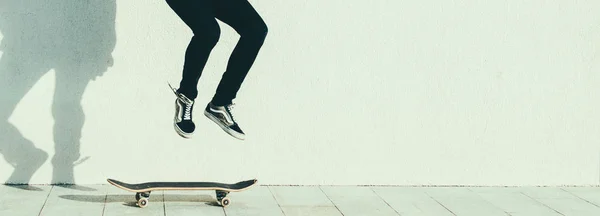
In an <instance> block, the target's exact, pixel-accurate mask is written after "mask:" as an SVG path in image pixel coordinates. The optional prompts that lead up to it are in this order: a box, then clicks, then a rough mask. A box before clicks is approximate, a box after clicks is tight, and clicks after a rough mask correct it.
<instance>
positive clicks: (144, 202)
mask: <svg viewBox="0 0 600 216" xmlns="http://www.w3.org/2000/svg"><path fill="white" fill-rule="evenodd" d="M137 204H138V206H139V207H140V208H144V207H146V206H147V205H148V199H147V198H141V199H140V200H138V202H137Z"/></svg>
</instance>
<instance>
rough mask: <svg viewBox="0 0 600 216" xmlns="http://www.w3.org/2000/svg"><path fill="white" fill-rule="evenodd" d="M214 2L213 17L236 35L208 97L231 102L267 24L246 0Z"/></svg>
mask: <svg viewBox="0 0 600 216" xmlns="http://www.w3.org/2000/svg"><path fill="white" fill-rule="evenodd" d="M217 2H218V3H217V4H216V5H215V15H216V17H217V19H219V20H221V21H223V22H224V23H226V24H227V25H229V26H231V27H232V28H233V29H234V30H235V31H236V32H237V33H238V34H239V35H240V39H239V41H238V43H237V45H236V46H235V48H234V50H233V52H232V53H231V56H230V57H229V61H228V63H227V69H226V71H225V73H223V76H222V79H221V82H220V83H219V86H218V87H217V91H216V93H215V95H214V97H213V99H212V103H213V104H214V105H216V106H224V105H228V104H231V103H232V100H233V99H235V97H236V95H237V92H238V91H239V89H240V87H241V85H242V82H243V81H244V79H245V78H246V75H247V74H248V71H249V70H250V68H251V67H252V65H253V64H254V61H255V60H256V57H257V55H258V52H259V51H260V48H261V47H262V45H263V42H264V40H265V38H266V36H267V32H268V29H267V25H266V24H265V22H264V21H263V19H262V18H261V17H260V15H259V14H258V12H257V11H256V10H255V9H254V8H253V7H252V5H251V4H250V3H249V2H248V0H219V1H217Z"/></svg>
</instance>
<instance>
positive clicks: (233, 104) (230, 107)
mask: <svg viewBox="0 0 600 216" xmlns="http://www.w3.org/2000/svg"><path fill="white" fill-rule="evenodd" d="M234 106H235V103H232V104H229V105H227V106H225V108H226V109H227V112H228V113H229V115H230V116H231V120H233V122H236V121H235V117H234V116H233V113H232V112H231V110H233V107H234Z"/></svg>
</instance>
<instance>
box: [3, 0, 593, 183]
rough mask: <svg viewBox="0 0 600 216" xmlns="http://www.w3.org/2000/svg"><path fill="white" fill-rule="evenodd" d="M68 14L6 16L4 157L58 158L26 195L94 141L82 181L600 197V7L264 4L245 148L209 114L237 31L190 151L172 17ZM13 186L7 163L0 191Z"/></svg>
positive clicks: (103, 6) (138, 11) (139, 9)
mask: <svg viewBox="0 0 600 216" xmlns="http://www.w3.org/2000/svg"><path fill="white" fill-rule="evenodd" d="M55 1H56V2H54V3H52V2H50V1H48V2H49V3H47V5H43V4H39V2H37V1H32V0H29V1H17V0H8V1H6V0H5V1H2V2H1V4H5V5H0V8H4V9H5V10H2V11H3V13H5V14H3V15H2V16H1V17H0V20H2V21H0V22H2V23H0V31H1V32H2V35H4V38H5V41H4V43H3V44H4V45H3V47H4V50H5V51H4V53H3V54H2V57H1V58H3V59H4V60H5V61H6V59H15V60H14V61H12V62H11V63H10V64H5V65H4V66H2V65H0V70H1V71H0V75H1V76H2V77H1V78H2V84H3V86H2V87H1V88H2V89H1V91H0V101H1V102H2V103H1V106H2V114H3V118H5V119H4V120H3V119H0V120H1V121H3V122H4V123H2V127H3V128H4V129H3V130H2V131H0V137H2V139H0V142H2V143H1V144H0V148H1V151H2V154H3V156H4V158H8V157H17V158H20V157H26V158H31V157H32V156H31V155H27V154H26V153H22V151H21V150H22V149H24V148H33V147H31V146H29V147H23V146H19V145H15V143H27V141H24V140H25V139H27V140H29V141H30V143H31V145H35V147H36V148H39V149H41V150H43V151H45V152H47V153H48V154H49V156H50V158H48V159H47V160H46V161H45V163H44V164H43V165H42V166H41V167H40V168H39V169H37V170H35V169H34V170H31V171H35V173H34V174H33V176H32V178H31V181H30V183H35V184H39V183H50V182H56V181H61V179H63V180H64V179H69V177H68V167H69V165H66V166H65V165H62V166H59V167H57V166H53V165H52V163H51V162H50V159H51V158H52V156H53V155H54V153H55V141H53V140H57V141H56V142H62V143H66V144H64V145H60V146H67V148H72V146H73V145H76V144H77V143H78V142H77V138H76V137H77V135H76V134H77V131H79V129H81V140H80V143H79V144H80V145H81V150H80V153H81V159H82V160H81V161H80V164H79V165H76V166H75V168H74V180H75V183H78V184H92V183H105V179H106V178H117V179H120V180H124V181H131V182H138V181H159V180H165V181H198V180H206V181H225V182H231V181H237V180H242V179H246V178H255V177H256V178H258V180H259V183H261V184H311V185H312V184H328V185H329V184H335V185H345V184H360V185H365V184H393V185H598V184H600V133H599V132H600V113H599V111H598V110H599V109H598V108H599V105H600V104H599V103H598V101H599V99H600V97H599V95H598V86H599V85H600V76H599V74H598V72H600V53H599V51H600V16H598V11H600V2H598V1H592V0H584V1H561V0H550V1H542V0H530V1H474V0H460V1H433V0H426V1H423V0H420V1H417V0H411V1H391V0H377V1H342V0H333V1H316V0H310V1H303V0H301V1H267V0H250V2H251V3H252V4H253V5H254V6H255V7H256V9H257V10H258V11H259V12H260V13H261V15H262V16H263V18H264V19H265V21H266V22H267V25H268V27H269V35H268V36H267V40H266V42H265V45H264V47H263V49H262V50H261V53H260V56H259V58H258V59H257V61H256V64H255V66H254V67H253V68H252V70H251V71H250V74H249V76H248V77H247V79H246V82H245V83H244V85H243V86H242V89H241V90H240V93H239V94H238V98H237V100H236V103H237V107H236V109H235V110H234V111H235V114H236V117H237V118H238V119H239V122H240V124H241V126H242V128H243V129H244V130H245V131H246V132H247V140H246V141H238V140H235V139H234V138H232V137H230V136H228V135H226V134H225V133H224V132H223V131H222V130H221V129H220V128H218V126H216V125H215V124H213V123H212V122H210V121H209V120H208V119H206V118H205V117H204V116H203V114H202V112H201V111H202V108H203V107H204V104H205V103H206V102H208V100H209V99H210V98H211V97H212V94H213V93H214V90H215V88H216V86H217V84H218V81H219V79H220V77H221V74H222V72H223V71H224V69H225V67H226V62H227V58H228V56H229V54H230V52H231V50H232V49H233V47H234V46H235V43H236V42H237V39H238V36H237V35H236V34H235V32H234V31H233V30H232V29H231V28H230V27H228V26H226V25H223V23H220V24H222V25H221V28H222V35H221V39H220V43H219V44H218V45H217V46H216V47H215V50H214V51H213V53H212V55H211V57H210V59H209V62H208V66H207V68H206V69H205V72H204V74H203V76H202V78H201V81H200V84H199V86H198V88H199V91H200V95H199V97H198V100H197V103H198V105H197V108H196V112H195V121H196V123H197V125H198V131H197V134H196V136H195V137H194V138H193V139H191V140H184V139H182V138H180V137H179V136H178V135H176V133H175V131H174V130H173V126H172V118H173V112H174V110H173V107H174V104H173V102H174V99H175V98H174V95H173V93H172V92H171V91H170V90H169V89H168V86H167V84H166V83H167V82H171V83H174V84H175V85H176V86H177V84H178V82H179V78H180V70H181V67H182V63H183V55H184V50H185V48H186V46H187V43H188V40H189V38H190V37H191V32H190V31H189V30H188V29H187V27H186V26H185V25H184V24H183V23H182V22H181V21H180V20H179V18H178V17H177V16H175V14H174V13H173V12H172V11H171V10H170V8H169V7H168V6H167V5H166V3H165V2H164V1H161V0H158V1H150V0H145V1H118V2H116V4H115V5H116V21H113V20H111V19H110V11H111V9H112V10H114V9H115V8H114V5H112V4H114V3H115V0H112V1H105V0H102V1H100V0H96V1H90V2H89V3H88V5H85V4H77V3H76V2H80V1H75V0H72V1H58V0H55ZM58 2H61V3H60V4H58ZM7 5H8V6H7ZM11 7H17V8H18V9H17V10H15V9H14V8H11ZM85 8H88V9H85ZM0 10H1V9H0ZM15 11H29V12H30V13H29V15H28V16H26V19H23V20H22V19H19V18H15V17H18V16H15V15H14V13H15ZM7 13H8V14H12V15H6V14H7ZM61 14H64V15H61ZM88 15H94V16H97V17H99V18H98V19H96V20H99V21H93V20H92V19H89V18H85V17H86V16H88ZM69 16H72V17H76V18H78V19H75V20H71V21H69V19H65V18H66V17H69ZM2 17H4V19H2ZM34 17H35V18H36V19H37V20H38V21H40V22H39V23H37V24H36V25H34V26H35V27H36V28H24V27H23V26H31V23H34V22H32V20H35V19H34ZM67 23H70V24H68V25H67ZM26 24H27V25H26ZM90 27H91V28H92V29H95V30H94V31H91V32H90V31H89V30H87V29H89V28H90ZM111 28H112V30H114V31H115V33H116V38H115V39H112V38H111V31H110V30H111ZM38 29H39V30H38ZM84 30H85V31H84ZM85 32H87V33H85ZM9 36H10V38H9ZM113 42H116V43H115V44H114V45H115V46H114V51H112V50H111V49H112V44H113ZM48 44H50V45H48ZM15 47H16V48H15ZM24 47H25V48H24ZM11 49H12V50H13V52H11V53H9V52H7V51H6V50H11ZM74 50H75V51H74ZM111 51H112V56H113V58H114V65H113V66H112V67H109V68H108V70H107V71H106V72H105V73H104V74H103V75H102V76H100V77H98V78H97V79H94V80H92V81H90V82H89V84H87V86H86V83H87V80H89V79H90V77H93V75H94V73H96V72H97V70H96V69H98V68H100V69H101V68H103V67H105V66H107V65H108V64H107V62H108V63H110V62H109V60H108V59H107V58H106V56H104V55H103V53H105V52H108V53H111ZM74 53H75V54H74ZM76 57H79V58H80V59H81V58H83V59H86V60H85V62H86V63H72V62H74V61H72V60H71V63H69V59H75V60H77V59H78V58H76ZM6 62H8V61H6ZM0 64H1V63H0ZM7 65H8V66H7ZM65 68H66V69H65ZM55 79H58V80H57V81H56V82H57V83H55ZM27 83H30V84H27ZM61 88H62V89H65V90H61V91H59V92H63V93H61V94H60V95H56V96H55V95H54V91H55V90H60V89H61ZM84 90H85V91H84ZM18 91H23V94H19V93H18ZM19 95H22V96H19ZM78 96H80V97H81V100H80V102H81V105H82V108H83V115H84V116H77V115H76V113H77V106H76V105H72V104H78V103H77V102H78V101H79V99H78ZM17 102H18V104H17ZM11 103H12V104H17V106H16V108H15V110H14V112H11V111H12V108H11V106H10V104H11ZM53 103H55V104H56V107H59V109H57V111H56V112H54V113H55V115H56V116H57V119H59V120H60V124H59V127H57V128H53V125H54V123H55V120H54V118H53V112H52V107H53V105H52V104H53ZM6 118H8V122H9V123H10V124H8V123H7V122H6V121H5V120H6ZM57 122H58V121H57ZM77 122H80V124H77ZM11 125H12V126H11ZM15 128H16V129H15ZM69 128H70V129H69ZM55 134H56V135H55ZM53 137H58V138H53ZM24 138H25V139H24ZM67 152H68V153H69V155H76V153H77V151H67ZM61 159H64V158H61ZM7 160H8V159H7ZM26 166H30V167H31V165H26ZM25 170H27V169H25ZM53 172H54V173H55V174H54V175H55V177H53ZM11 174H13V166H11V165H10V163H9V162H8V161H5V160H0V179H1V180H3V181H4V180H6V179H9V178H10V176H11ZM17 175H18V176H17V177H14V176H13V178H16V179H17V180H16V182H19V181H25V180H23V179H26V178H25V177H24V176H27V174H23V173H20V174H17ZM53 179H54V180H53Z"/></svg>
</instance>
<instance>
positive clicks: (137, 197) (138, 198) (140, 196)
mask: <svg viewBox="0 0 600 216" xmlns="http://www.w3.org/2000/svg"><path fill="white" fill-rule="evenodd" d="M141 198H142V195H141V194H140V193H135V201H140V199H141Z"/></svg>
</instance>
